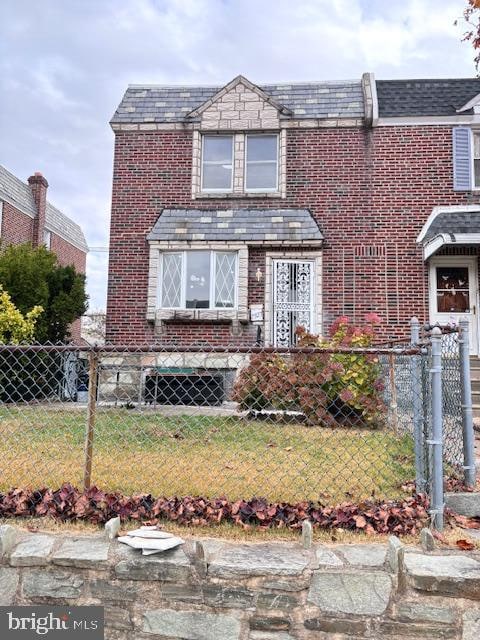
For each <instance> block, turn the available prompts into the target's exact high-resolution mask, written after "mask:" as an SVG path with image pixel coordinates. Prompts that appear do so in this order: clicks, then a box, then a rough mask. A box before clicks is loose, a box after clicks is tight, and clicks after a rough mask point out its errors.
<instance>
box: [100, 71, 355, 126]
mask: <svg viewBox="0 0 480 640" xmlns="http://www.w3.org/2000/svg"><path fill="white" fill-rule="evenodd" d="M222 88H223V87H218V86H216V87H198V86H197V87H191V86H180V87H172V86H170V87H168V86H161V85H130V86H129V87H128V89H127V91H126V92H125V95H124V96H123V99H122V101H121V103H120V105H119V106H118V108H117V110H116V111H115V114H114V115H113V118H112V120H111V123H112V124H135V123H143V122H185V121H191V118H187V116H188V114H189V113H191V112H192V111H195V110H196V109H198V108H199V107H201V106H202V105H203V104H204V103H205V102H206V101H207V100H209V99H210V98H212V97H213V96H215V95H216V94H217V93H218V92H219V91H221V90H222ZM258 88H259V89H260V90H261V91H263V92H264V93H266V94H267V95H268V96H270V97H271V99H272V100H273V101H275V103H277V104H278V105H281V106H284V107H286V108H287V109H289V110H290V111H291V112H292V114H293V115H292V117H294V118H363V116H364V105H363V93H362V85H361V82H360V81H356V80H352V81H348V80H346V81H340V82H304V83H298V84H297V83H290V84H267V85H258Z"/></svg>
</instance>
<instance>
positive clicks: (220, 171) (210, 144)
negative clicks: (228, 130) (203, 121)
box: [202, 135, 233, 192]
mask: <svg viewBox="0 0 480 640" xmlns="http://www.w3.org/2000/svg"><path fill="white" fill-rule="evenodd" d="M232 189H233V136H231V135H230V136H211V135H208V136H203V144H202V191H207V192H229V191H232Z"/></svg>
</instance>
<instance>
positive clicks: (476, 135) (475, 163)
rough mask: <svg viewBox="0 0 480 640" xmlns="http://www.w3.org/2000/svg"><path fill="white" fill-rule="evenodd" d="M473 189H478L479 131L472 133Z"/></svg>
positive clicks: (479, 162) (479, 167)
mask: <svg viewBox="0 0 480 640" xmlns="http://www.w3.org/2000/svg"><path fill="white" fill-rule="evenodd" d="M473 188H474V189H480V131H473Z"/></svg>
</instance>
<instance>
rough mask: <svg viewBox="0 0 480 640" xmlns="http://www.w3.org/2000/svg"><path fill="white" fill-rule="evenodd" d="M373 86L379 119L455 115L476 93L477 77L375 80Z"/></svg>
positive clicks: (478, 87) (479, 88) (479, 84)
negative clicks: (374, 85)
mask: <svg viewBox="0 0 480 640" xmlns="http://www.w3.org/2000/svg"><path fill="white" fill-rule="evenodd" d="M376 85H377V98H378V115H379V117H380V118H389V117H405V116H455V115H458V114H457V109H461V107H463V106H464V105H465V104H467V102H469V101H470V100H471V99H472V98H474V97H475V96H476V95H478V94H480V78H455V79H452V80H448V79H445V80H442V79H437V80H434V79H424V80H377V82H376ZM469 113H472V111H465V112H463V115H466V114H469Z"/></svg>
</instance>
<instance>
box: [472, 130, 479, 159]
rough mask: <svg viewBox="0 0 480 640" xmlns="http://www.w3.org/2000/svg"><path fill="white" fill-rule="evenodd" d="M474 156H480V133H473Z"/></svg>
mask: <svg viewBox="0 0 480 640" xmlns="http://www.w3.org/2000/svg"><path fill="white" fill-rule="evenodd" d="M473 157H474V158H480V134H479V133H474V134H473Z"/></svg>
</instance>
